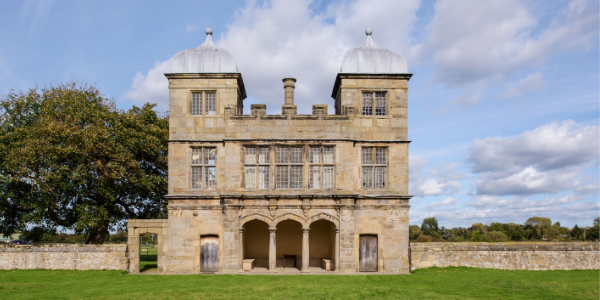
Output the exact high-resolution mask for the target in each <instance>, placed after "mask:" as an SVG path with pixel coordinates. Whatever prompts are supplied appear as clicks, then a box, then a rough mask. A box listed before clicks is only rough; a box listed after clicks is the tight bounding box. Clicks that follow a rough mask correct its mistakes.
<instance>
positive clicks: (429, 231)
mask: <svg viewBox="0 0 600 300" xmlns="http://www.w3.org/2000/svg"><path fill="white" fill-rule="evenodd" d="M421 231H422V232H423V234H426V235H429V236H431V237H434V238H438V239H439V238H440V234H439V231H440V228H439V227H438V221H437V219H436V218H435V217H430V218H425V219H423V223H421Z"/></svg>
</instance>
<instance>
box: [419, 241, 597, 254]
mask: <svg viewBox="0 0 600 300" xmlns="http://www.w3.org/2000/svg"><path fill="white" fill-rule="evenodd" d="M410 247H411V251H412V252H430V251H599V250H600V243H598V242H503V243H485V242H464V243H452V242H448V243H411V244H410Z"/></svg>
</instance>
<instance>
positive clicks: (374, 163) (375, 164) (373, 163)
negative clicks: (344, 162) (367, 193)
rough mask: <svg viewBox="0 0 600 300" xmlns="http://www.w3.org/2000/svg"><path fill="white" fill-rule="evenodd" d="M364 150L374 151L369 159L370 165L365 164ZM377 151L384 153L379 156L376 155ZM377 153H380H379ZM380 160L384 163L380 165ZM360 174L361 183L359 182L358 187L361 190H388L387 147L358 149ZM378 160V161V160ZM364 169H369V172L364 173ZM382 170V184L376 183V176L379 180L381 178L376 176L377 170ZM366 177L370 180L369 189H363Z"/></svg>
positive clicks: (363, 147)
mask: <svg viewBox="0 0 600 300" xmlns="http://www.w3.org/2000/svg"><path fill="white" fill-rule="evenodd" d="M366 149H373V150H374V151H372V154H371V155H370V156H371V159H370V163H365V161H366V160H365V150H366ZM378 150H383V151H384V152H385V153H384V155H383V156H381V155H379V156H378V155H377V153H378ZM379 153H381V152H380V151H379ZM381 158H383V159H385V162H384V163H381ZM359 159H360V174H361V182H360V187H361V189H362V190H387V189H388V186H389V185H388V182H389V180H388V179H389V161H390V160H389V147H382V146H362V147H361V149H360V157H359ZM378 159H379V160H378ZM367 161H368V160H367ZM366 168H371V170H370V171H368V172H369V173H366V171H365V169H366ZM378 169H379V170H382V169H383V170H384V171H385V174H383V182H377V177H376V176H380V177H379V178H381V175H378V174H377V170H378ZM367 175H369V176H370V178H371V187H365V184H366V183H365V180H366V179H367ZM378 183H382V184H383V186H378Z"/></svg>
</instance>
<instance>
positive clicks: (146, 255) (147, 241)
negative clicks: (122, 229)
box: [140, 233, 158, 273]
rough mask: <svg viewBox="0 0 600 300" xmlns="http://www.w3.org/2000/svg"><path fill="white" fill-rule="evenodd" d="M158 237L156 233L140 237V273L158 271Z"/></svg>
mask: <svg viewBox="0 0 600 300" xmlns="http://www.w3.org/2000/svg"><path fill="white" fill-rule="evenodd" d="M157 240H158V236H157V235H156V234H154V233H144V234H141V235H140V272H147V273H156V272H157V271H158V247H157Z"/></svg>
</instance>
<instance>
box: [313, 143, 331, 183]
mask: <svg viewBox="0 0 600 300" xmlns="http://www.w3.org/2000/svg"><path fill="white" fill-rule="evenodd" d="M325 148H327V149H332V154H333V160H332V161H331V162H325V156H324V154H325ZM313 149H319V161H318V162H313V155H312V150H313ZM335 158H336V146H335V145H308V159H307V164H308V188H309V189H316V190H333V189H335V187H336V159H335ZM313 167H319V176H320V179H319V186H318V187H314V186H313V178H314V177H313V172H312V170H313ZM325 168H333V173H332V175H333V178H332V182H331V187H325Z"/></svg>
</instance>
